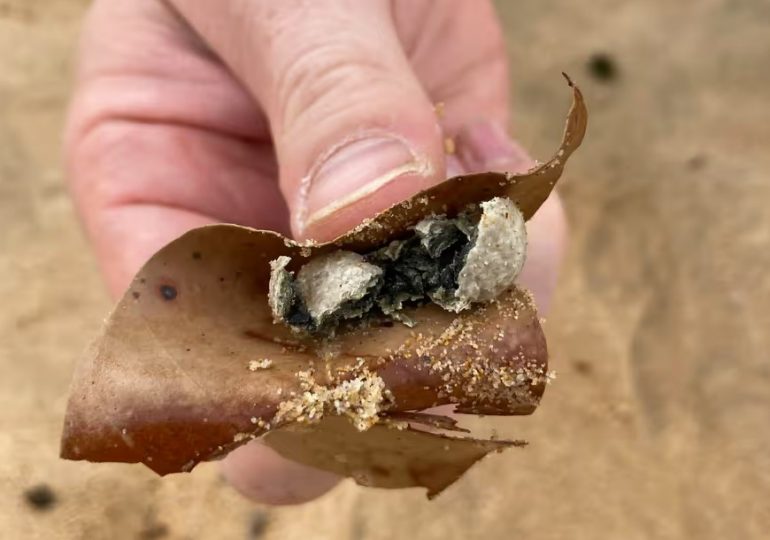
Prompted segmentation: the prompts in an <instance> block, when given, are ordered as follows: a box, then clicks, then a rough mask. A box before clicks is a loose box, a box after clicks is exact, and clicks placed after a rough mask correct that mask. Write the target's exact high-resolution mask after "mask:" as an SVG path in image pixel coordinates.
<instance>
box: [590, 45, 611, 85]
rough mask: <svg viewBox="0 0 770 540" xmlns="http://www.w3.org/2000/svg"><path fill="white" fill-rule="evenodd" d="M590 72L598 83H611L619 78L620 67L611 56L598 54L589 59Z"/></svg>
mask: <svg viewBox="0 0 770 540" xmlns="http://www.w3.org/2000/svg"><path fill="white" fill-rule="evenodd" d="M588 72H589V73H590V74H591V76H592V77H593V78H594V79H596V80H597V81H601V82H610V81H612V80H614V79H616V78H617V76H618V67H617V64H616V63H615V60H614V59H613V58H612V57H611V56H610V55H609V54H607V53H604V52H598V53H594V54H593V55H592V56H591V58H589V59H588Z"/></svg>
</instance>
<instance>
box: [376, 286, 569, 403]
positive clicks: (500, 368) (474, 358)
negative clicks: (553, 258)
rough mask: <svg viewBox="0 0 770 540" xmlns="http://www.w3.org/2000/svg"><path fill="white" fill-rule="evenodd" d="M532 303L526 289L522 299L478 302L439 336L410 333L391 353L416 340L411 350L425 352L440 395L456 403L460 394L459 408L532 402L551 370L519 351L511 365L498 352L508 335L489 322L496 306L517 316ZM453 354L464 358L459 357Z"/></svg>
mask: <svg viewBox="0 0 770 540" xmlns="http://www.w3.org/2000/svg"><path fill="white" fill-rule="evenodd" d="M532 303H533V299H532V297H531V295H530V294H526V295H524V297H523V299H522V300H519V299H515V300H513V299H510V300H505V301H502V302H495V303H494V304H487V305H483V306H479V307H478V308H477V310H476V311H475V312H474V313H473V315H472V316H470V317H459V318H457V319H455V320H454V321H453V322H452V323H451V324H450V325H449V326H448V327H447V328H446V329H444V330H443V331H442V332H441V333H440V334H439V335H438V336H432V335H424V334H422V333H419V332H417V333H414V334H413V338H412V340H408V341H407V342H406V343H404V344H403V345H402V346H401V347H400V348H399V350H398V351H395V353H394V354H395V355H400V354H403V353H404V352H405V351H406V350H407V349H408V348H409V347H411V346H412V344H413V343H415V342H416V343H417V345H418V346H417V348H416V350H415V353H414V354H415V355H416V356H417V357H423V358H426V360H427V367H428V369H430V371H431V372H433V373H436V374H438V375H440V377H441V380H442V383H441V385H440V388H439V393H438V395H439V397H440V398H447V399H448V400H449V401H450V402H454V403H456V402H457V399H456V396H458V395H463V396H464V401H463V403H462V405H463V409H469V408H470V409H473V408H475V407H477V406H479V405H481V404H490V403H491V404H496V406H497V407H499V408H500V409H501V410H508V409H510V408H512V407H513V408H516V407H517V406H525V407H529V406H537V405H538V403H539V397H537V393H535V392H533V387H535V386H537V385H540V384H547V383H549V382H550V381H551V380H553V378H554V377H555V374H554V373H553V372H547V371H546V368H545V367H544V366H543V365H541V364H540V363H539V362H538V361H537V359H535V358H527V357H526V356H525V355H524V353H521V352H520V353H518V355H517V357H516V361H515V362H514V364H515V367H513V366H511V363H512V362H511V359H510V358H502V357H501V355H500V352H501V351H503V350H505V349H507V348H508V344H507V343H506V342H507V340H510V339H511V338H512V336H510V335H509V334H508V333H506V331H505V330H504V329H503V327H502V326H501V325H500V324H498V325H495V326H490V325H489V322H488V321H489V315H488V311H489V310H490V309H493V308H494V309H498V310H499V311H500V313H499V314H498V315H497V317H500V316H502V317H503V318H514V319H516V318H518V317H519V314H520V313H521V312H522V311H526V310H527V307H528V306H527V304H530V305H531V304H532ZM485 334H486V335H485ZM490 334H491V335H490ZM482 336H483V337H482ZM482 343H485V344H487V345H486V346H484V345H481V344H482ZM458 355H462V356H463V358H464V360H463V361H461V362H458V361H457V356H458ZM392 356H393V355H391V357H392Z"/></svg>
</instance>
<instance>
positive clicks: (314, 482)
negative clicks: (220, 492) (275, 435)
mask: <svg viewBox="0 0 770 540" xmlns="http://www.w3.org/2000/svg"><path fill="white" fill-rule="evenodd" d="M221 468H222V474H223V476H224V477H225V479H226V480H227V481H228V482H229V483H230V485H232V486H233V487H234V488H235V489H236V491H238V492H239V493H240V494H241V495H243V496H244V497H246V498H248V499H250V500H252V501H254V502H258V503H262V504H269V505H294V504H302V503H305V502H308V501H311V500H313V499H316V498H318V497H320V496H321V495H323V494H325V493H326V492H328V491H329V490H331V489H332V488H333V487H334V486H335V485H337V483H338V482H339V481H340V477H339V476H337V475H335V474H332V473H329V472H325V471H321V470H318V469H314V468H312V467H308V466H306V465H302V464H300V463H296V462H294V461H290V460H288V459H286V458H284V457H282V456H281V455H279V454H278V453H277V452H276V451H275V450H273V449H271V448H269V447H268V446H265V445H264V444H262V443H261V442H260V441H253V442H251V443H249V444H246V445H244V446H241V447H240V448H237V449H235V450H234V451H232V452H230V454H228V455H227V457H226V458H225V459H224V461H223V462H222V465H221Z"/></svg>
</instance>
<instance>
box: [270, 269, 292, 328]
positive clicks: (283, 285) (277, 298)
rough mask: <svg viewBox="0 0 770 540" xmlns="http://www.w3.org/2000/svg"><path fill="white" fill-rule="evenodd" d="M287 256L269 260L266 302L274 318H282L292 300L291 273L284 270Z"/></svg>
mask: <svg viewBox="0 0 770 540" xmlns="http://www.w3.org/2000/svg"><path fill="white" fill-rule="evenodd" d="M290 261H291V259H290V258H289V257H278V258H277V259H275V260H274V261H270V286H269V289H268V292H267V302H268V304H269V305H270V310H271V311H272V312H273V316H274V317H275V319H276V320H282V319H283V318H284V317H286V315H288V314H289V309H290V308H291V301H292V287H291V282H292V274H291V272H288V271H287V270H286V265H288V264H289V262H290Z"/></svg>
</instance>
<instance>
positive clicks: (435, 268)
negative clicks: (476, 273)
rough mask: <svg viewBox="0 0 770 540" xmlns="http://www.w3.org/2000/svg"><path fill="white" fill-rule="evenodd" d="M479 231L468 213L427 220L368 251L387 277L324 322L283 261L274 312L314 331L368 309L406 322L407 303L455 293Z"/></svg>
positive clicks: (369, 258) (297, 326)
mask: <svg viewBox="0 0 770 540" xmlns="http://www.w3.org/2000/svg"><path fill="white" fill-rule="evenodd" d="M476 219H477V218H476ZM475 234H476V225H475V224H474V223H473V219H472V217H471V216H470V215H468V214H463V215H461V216H460V217H458V218H456V219H447V218H443V217H436V218H429V219H426V220H423V221H422V222H420V223H419V224H418V225H417V226H416V227H415V234H414V235H413V236H412V237H410V238H407V239H404V240H394V241H393V242H391V243H390V244H389V245H388V246H386V247H384V248H381V249H378V250H376V251H373V252H371V253H367V254H364V260H365V261H366V262H367V263H369V264H373V265H376V266H377V267H379V268H380V269H381V270H382V275H381V276H380V277H379V279H378V280H377V281H376V282H375V283H374V284H373V285H372V286H371V287H370V288H369V290H368V291H367V293H366V295H365V296H363V298H361V299H359V300H355V301H349V302H344V303H342V304H340V306H339V309H338V310H337V311H336V313H335V314H334V316H333V317H327V318H326V319H325V320H323V321H317V320H314V319H313V317H312V316H311V315H310V312H309V310H308V308H307V306H306V305H305V303H304V302H303V300H302V296H301V295H300V294H299V291H298V286H297V282H296V280H294V279H293V278H292V276H291V274H290V273H288V272H286V270H284V269H283V267H282V265H281V267H280V269H279V270H278V271H279V272H281V278H280V280H276V282H278V281H280V288H278V286H277V283H276V288H277V290H276V291H275V296H276V297H277V298H280V299H281V301H280V308H277V306H274V307H273V311H274V313H277V314H278V315H279V317H278V318H279V319H281V320H283V321H284V322H285V323H286V324H288V325H289V326H291V327H292V328H294V329H296V330H300V331H305V332H310V333H318V332H328V331H329V330H330V329H332V328H334V327H336V326H337V325H338V324H339V323H340V322H341V321H342V320H345V319H357V318H360V317H361V316H362V315H363V314H366V313H373V314H380V315H384V316H388V317H390V318H393V319H396V320H401V317H400V316H399V315H398V312H399V311H400V310H402V309H403V308H404V307H406V306H408V305H419V304H422V303H425V302H427V301H430V300H432V301H434V302H436V303H438V304H442V300H444V299H446V300H447V301H449V300H450V299H451V298H452V297H453V294H454V291H455V290H456V289H457V277H458V275H459V273H460V270H462V268H463V264H464V262H465V257H466V256H467V255H468V252H469V251H470V249H471V247H472V245H473V239H474V237H475ZM275 271H276V270H274V272H275ZM284 273H285V274H284Z"/></svg>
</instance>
